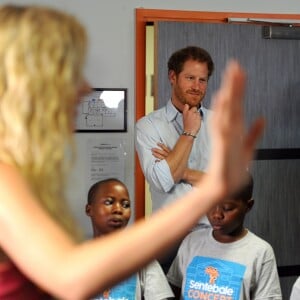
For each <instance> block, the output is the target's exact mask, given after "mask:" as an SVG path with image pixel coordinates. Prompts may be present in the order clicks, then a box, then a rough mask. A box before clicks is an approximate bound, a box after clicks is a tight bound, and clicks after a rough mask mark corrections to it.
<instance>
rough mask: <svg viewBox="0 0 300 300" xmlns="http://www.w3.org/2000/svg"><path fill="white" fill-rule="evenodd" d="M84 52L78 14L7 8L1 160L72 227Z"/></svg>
mask: <svg viewBox="0 0 300 300" xmlns="http://www.w3.org/2000/svg"><path fill="white" fill-rule="evenodd" d="M85 52H86V32H85V30H84V28H83V27H82V25H81V24H80V23H79V22H78V21H77V20H76V19H75V18H74V17H72V16H70V15H68V14H65V13H62V12H59V11H56V10H54V9H49V8H45V7H40V6H24V7H23V6H14V5H6V6H3V7H0V161H1V162H4V163H8V164H11V165H14V166H15V167H17V168H18V169H19V170H20V172H21V173H22V175H23V176H24V177H25V178H26V180H27V181H28V183H29V184H30V186H31V188H32V190H33V192H34V193H35V195H36V196H37V198H38V199H39V200H40V202H41V204H42V205H43V207H44V208H45V209H46V210H47V211H48V212H49V214H50V215H51V216H52V217H53V218H55V219H56V220H57V221H59V222H60V223H61V224H62V225H63V227H64V228H66V229H68V230H69V231H71V232H72V231H73V226H74V224H73V221H72V218H71V216H70V212H69V209H68V208H67V204H66V203H67V202H66V200H65V195H64V189H65V181H66V178H65V177H66V172H67V170H68V168H67V166H68V163H67V160H66V156H65V153H66V150H70V149H73V150H74V147H73V122H74V120H73V118H74V110H75V109H76V102H77V89H78V85H79V83H80V81H81V80H82V69H83V64H84V58H85ZM73 150H72V153H73ZM69 162H70V161H69Z"/></svg>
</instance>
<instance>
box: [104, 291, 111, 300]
mask: <svg viewBox="0 0 300 300" xmlns="http://www.w3.org/2000/svg"><path fill="white" fill-rule="evenodd" d="M109 293H110V290H105V291H104V292H103V297H104V299H108V298H109Z"/></svg>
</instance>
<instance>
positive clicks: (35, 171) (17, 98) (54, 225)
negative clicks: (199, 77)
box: [0, 6, 263, 300]
mask: <svg viewBox="0 0 300 300" xmlns="http://www.w3.org/2000/svg"><path fill="white" fill-rule="evenodd" d="M85 50H86V33H85V30H84V28H83V27H82V26H81V24H79V22H78V21H77V20H76V19H75V18H73V17H72V16H69V15H67V14H65V13H62V12H59V11H56V10H53V9H49V8H43V7H37V6H28V7H17V6H3V7H0V112H1V113H0V248H1V263H0V298H1V299H46V296H45V294H43V295H42V294H41V293H40V292H39V291H40V290H41V291H44V292H45V293H47V294H49V295H51V297H55V298H59V299H72V300H74V299H86V298H88V297H91V296H93V295H95V294H97V293H99V292H100V291H104V290H105V288H107V287H109V286H111V285H113V284H115V283H117V282H118V281H120V280H122V279H124V278H126V277H128V276H129V275H130V274H132V273H133V272H135V271H137V270H138V269H139V268H141V267H142V266H144V265H145V264H147V263H148V262H150V261H151V260H153V258H155V257H156V256H157V255H158V254H161V253H163V251H164V250H166V249H167V248H168V247H169V246H171V245H172V244H173V243H174V242H176V240H178V239H180V238H182V237H183V236H184V235H185V234H186V232H187V231H188V229H189V228H191V227H192V226H193V225H194V224H195V222H196V221H197V220H198V219H199V217H200V216H202V215H204V214H205V213H206V212H207V211H208V210H209V209H210V208H211V207H212V205H215V204H216V202H218V201H220V200H221V199H223V198H224V197H225V196H226V195H228V194H229V193H231V192H232V191H234V190H235V189H236V188H237V187H238V186H239V185H240V184H241V183H242V181H243V179H242V176H241V174H242V173H243V170H244V169H245V167H246V166H247V164H248V162H249V161H250V160H251V157H252V152H253V149H254V147H255V143H256V141H257V139H258V136H259V135H260V132H261V130H262V127H263V124H262V122H261V121H258V122H256V123H255V125H254V126H253V127H252V129H251V131H250V132H249V133H248V134H246V133H245V132H244V128H243V117H242V98H243V92H244V83H245V74H244V72H243V71H242V70H241V68H240V66H239V65H238V63H236V62H231V63H230V64H229V66H228V67H227V70H226V71H225V74H224V76H223V78H224V79H223V83H222V86H221V88H220V90H219V92H218V93H217V95H216V96H215V98H216V99H215V105H214V107H213V109H214V110H215V117H214V119H213V123H212V139H213V153H212V160H211V164H210V167H209V169H208V170H209V172H208V175H207V176H205V177H203V179H202V181H201V182H199V184H198V185H197V186H196V187H195V188H194V189H193V190H192V191H191V192H190V193H189V194H187V195H186V196H184V197H183V198H182V199H179V200H178V201H177V202H176V203H174V204H172V205H170V206H168V207H167V208H165V209H164V210H162V211H160V212H158V213H156V214H155V215H153V216H152V217H151V218H149V220H147V221H139V222H137V223H136V224H134V225H133V226H130V227H129V228H126V229H124V230H123V231H120V232H118V233H115V234H111V235H108V236H107V237H103V238H101V239H93V240H91V241H88V242H80V241H79V239H78V234H77V230H75V228H76V226H75V224H74V222H73V219H72V217H71V215H70V214H69V213H68V211H69V210H68V208H67V206H66V204H65V203H66V201H65V196H64V192H63V190H64V188H65V186H64V178H65V175H66V170H67V168H66V167H67V165H66V158H65V157H64V153H65V152H66V149H68V150H69V148H71V149H72V144H73V119H74V113H75V111H76V105H77V103H78V99H80V98H81V96H82V95H83V94H84V92H86V91H87V88H86V87H87V85H86V83H85V80H84V78H83V76H82V67H83V64H84V57H85ZM241 136H243V137H244V138H243V139H241ZM67 162H68V161H67ZM179 220H180V222H179ZM164 228H168V235H163V234H161V232H162V230H164ZM132 253H134V255H132ZM124 257H126V259H124ZM49 297H50V296H49Z"/></svg>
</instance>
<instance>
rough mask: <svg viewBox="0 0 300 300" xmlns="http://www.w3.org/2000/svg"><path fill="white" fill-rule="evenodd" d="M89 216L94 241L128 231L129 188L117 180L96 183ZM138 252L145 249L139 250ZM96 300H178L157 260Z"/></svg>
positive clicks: (95, 299)
mask: <svg viewBox="0 0 300 300" xmlns="http://www.w3.org/2000/svg"><path fill="white" fill-rule="evenodd" d="M86 214H87V215H88V216H89V217H90V219H91V223H92V227H93V234H94V238H98V237H101V236H103V235H106V234H110V233H111V232H113V231H116V230H120V229H124V228H125V227H126V226H127V224H128V221H129V219H130V216H131V204H130V198H129V193H128V189H127V187H126V186H125V185H124V183H123V182H121V181H120V180H118V179H116V178H109V179H106V180H103V181H99V182H97V183H95V184H94V185H92V186H91V187H90V190H89V192H88V203H87V204H86ZM136 251H141V250H140V249H136ZM132 255H134V253H132ZM99 259H101V258H99ZM124 261H126V257H124ZM93 299H94V300H102V299H103V300H104V299H109V300H119V299H126V300H142V299H144V300H166V299H174V295H173V293H172V290H171V288H170V286H169V284H168V281H167V278H166V276H165V274H164V273H163V271H162V269H161V267H160V265H159V263H158V262H157V261H153V262H152V263H150V264H149V265H148V266H146V267H145V268H143V269H141V270H140V271H139V272H138V273H137V274H135V275H133V276H131V277H130V278H128V279H126V280H124V281H123V282H122V283H120V284H118V285H116V286H114V287H111V288H109V289H107V290H106V291H105V292H104V293H102V294H100V295H97V296H95V297H94V298H93Z"/></svg>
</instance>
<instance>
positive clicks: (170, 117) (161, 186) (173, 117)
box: [136, 100, 212, 224]
mask: <svg viewBox="0 0 300 300" xmlns="http://www.w3.org/2000/svg"><path fill="white" fill-rule="evenodd" d="M201 110H202V122H201V127H200V130H199V132H198V135H197V138H196V139H195V140H194V143H193V147H192V151H191V153H190V157H189V161H188V167H189V168H190V169H195V170H200V171H205V170H206V168H207V165H208V161H209V155H210V147H211V146H210V135H209V128H208V123H209V119H210V116H211V113H212V112H211V111H210V110H208V109H206V108H204V107H201ZM178 114H179V115H181V113H180V112H178V110H177V109H176V108H175V106H174V105H173V104H172V102H171V100H169V101H168V103H167V105H166V106H164V107H162V108H160V109H158V110H156V111H153V112H151V113H150V114H148V115H147V116H144V117H143V118H141V119H140V120H139V121H138V122H137V124H136V150H137V153H138V156H139V160H140V164H141V167H142V170H143V172H144V175H145V177H146V180H147V182H148V183H149V189H150V193H151V199H152V210H153V211H156V210H158V209H159V208H161V207H162V206H164V205H166V204H168V203H170V202H172V201H174V200H175V199H177V198H179V197H180V196H182V195H183V194H185V193H187V192H188V191H189V190H191V188H192V186H191V185H190V184H189V183H186V182H183V181H182V182H179V183H177V184H176V183H175V182H174V180H173V177H172V174H171V171H170V168H169V165H168V163H167V162H166V160H161V161H156V158H155V157H154V156H153V155H152V152H151V149H152V148H158V146H157V143H159V142H160V143H163V144H165V145H166V146H168V147H169V148H170V149H173V148H174V146H175V144H176V142H177V140H178V138H179V136H180V134H181V133H182V131H183V124H182V116H179V118H178V116H177V115H178ZM178 120H180V121H179V122H181V124H178ZM176 122H177V124H176ZM200 223H205V224H208V221H207V219H206V217H205V218H204V219H202V220H201V221H200Z"/></svg>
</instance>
